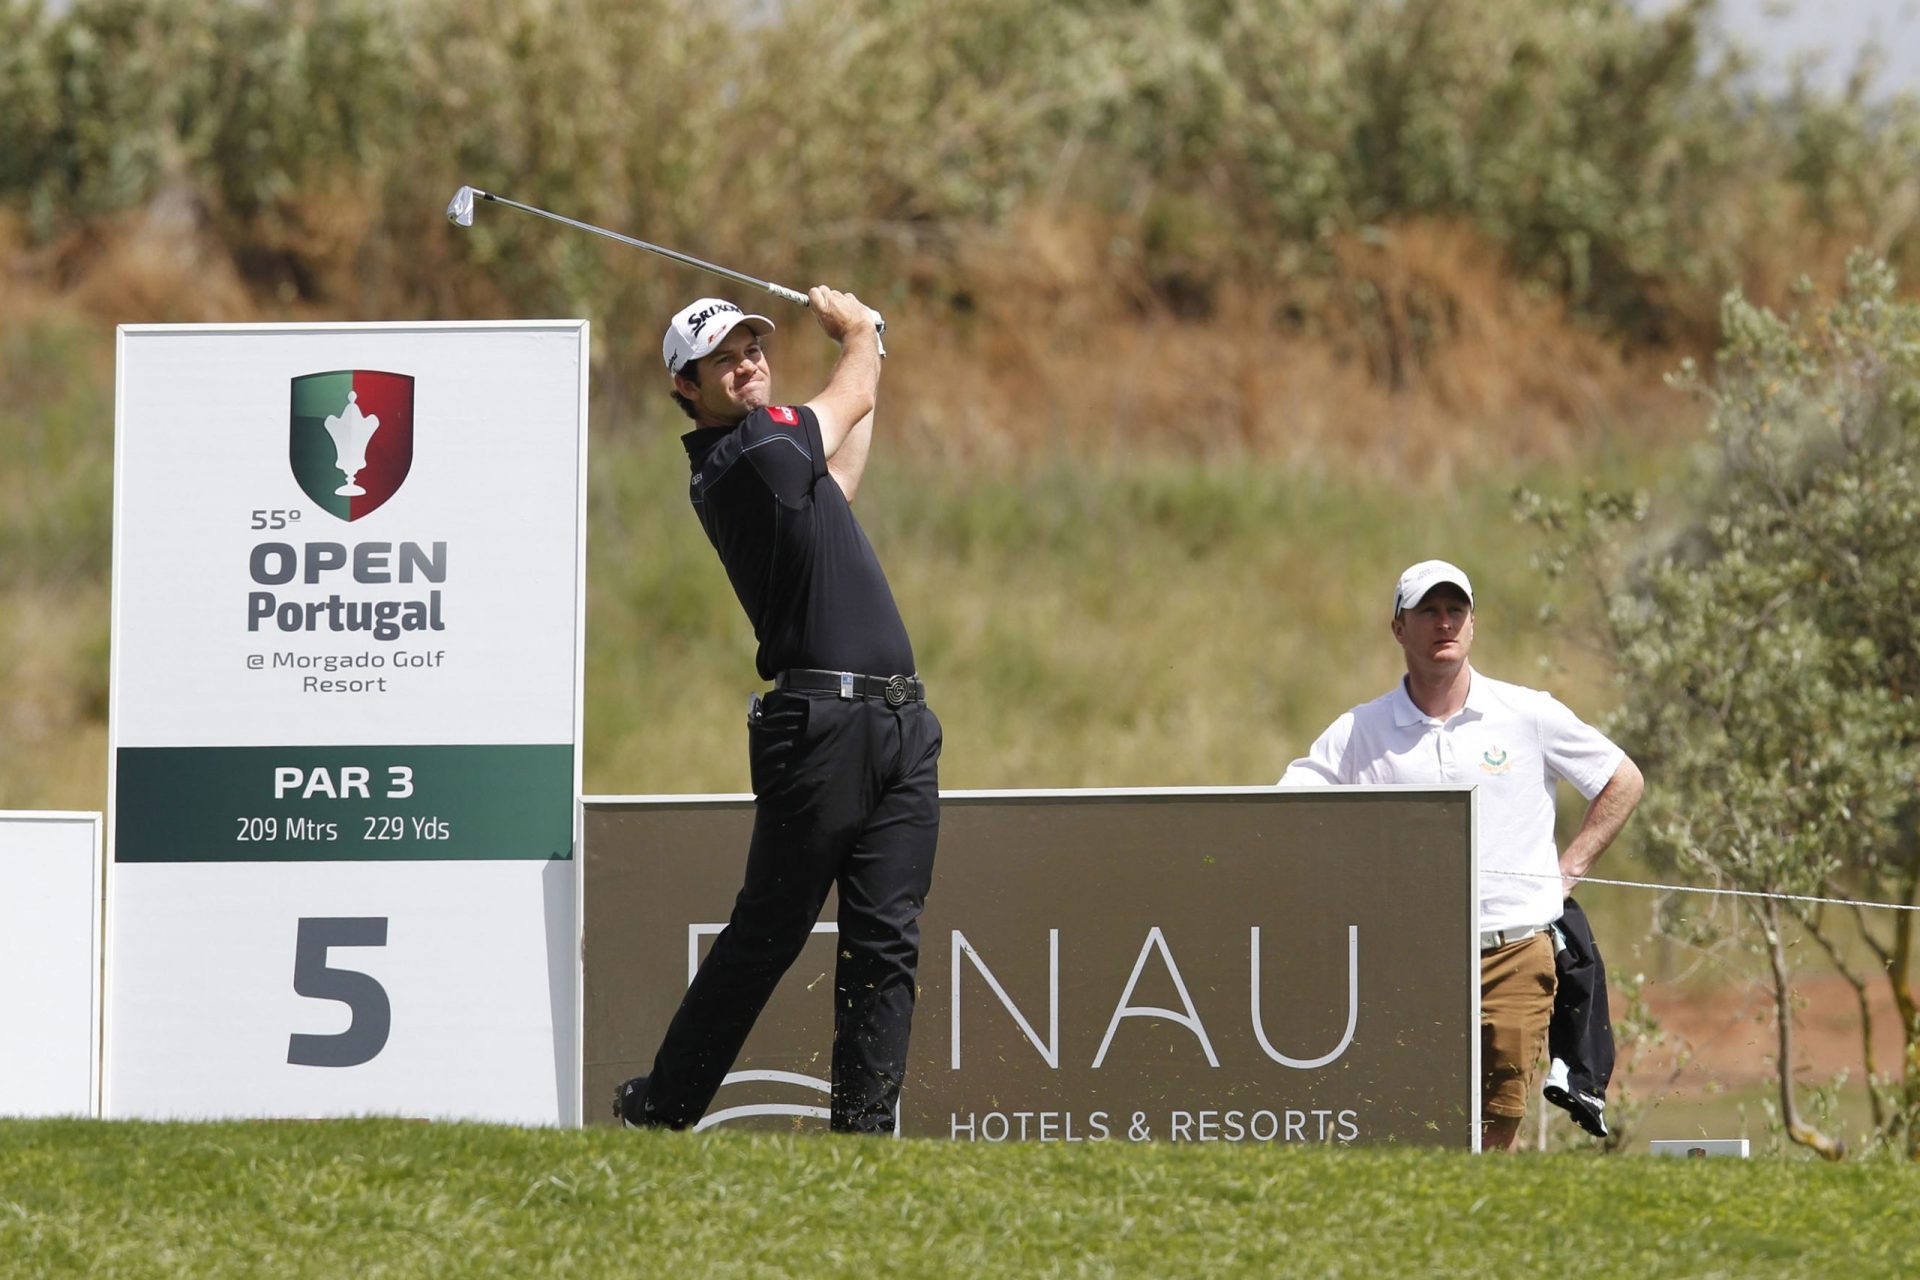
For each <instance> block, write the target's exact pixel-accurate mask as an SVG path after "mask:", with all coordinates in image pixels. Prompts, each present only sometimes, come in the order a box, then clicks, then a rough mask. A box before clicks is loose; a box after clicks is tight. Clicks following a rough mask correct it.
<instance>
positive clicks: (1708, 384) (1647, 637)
mask: <svg viewBox="0 0 1920 1280" xmlns="http://www.w3.org/2000/svg"><path fill="white" fill-rule="evenodd" d="M1896 283H1897V282H1896V280H1895V278H1894V275H1893V272H1892V271H1891V270H1890V269H1889V268H1888V267H1887V266H1886V264H1885V263H1884V262H1882V261H1879V260H1877V259H1874V258H1872V257H1869V256H1867V255H1865V254H1856V255H1855V256H1854V257H1853V258H1852V259H1851V261H1850V262H1849V264H1848V270H1847V275H1846V280H1845V284H1844V286H1843V288H1842V290H1841V292H1840V294H1839V296H1838V297H1837V298H1836V299H1835V300H1834V301H1833V302H1832V303H1831V305H1828V306H1825V307H1824V308H1815V307H1810V308H1809V309H1807V310H1804V311H1800V312H1796V313H1792V314H1787V315H1778V314H1775V313H1773V312H1771V311H1768V310H1765V309H1762V308H1759V307H1755V306H1753V305H1751V304H1749V303H1748V302H1746V301H1745V300H1744V299H1743V298H1741V297H1740V296H1739V295H1738V294H1737V293H1736V294H1734V295H1732V296H1730V297H1728V298H1727V299H1726V301H1725V303H1724V306H1723V309H1722V322H1723V332H1724V339H1723V344H1722V347H1721V350H1720V353H1719V359H1718V362H1717V366H1716V369H1715V371H1714V373H1713V375H1712V376H1711V378H1706V377H1703V376H1701V375H1700V374H1699V373H1698V372H1697V371H1696V370H1694V369H1692V368H1684V369H1683V370H1682V372H1681V374H1680V375H1678V376H1677V377H1676V381H1677V382H1679V383H1682V384H1684V385H1687V386H1689V387H1691V388H1692V389H1693V390H1695V391H1696V392H1698V393H1699V394H1701V395H1702V396H1703V397H1704V398H1705V399H1706V401H1707V403H1708V405H1709V406H1710V409H1711V433H1712V440H1713V449H1712V451H1711V455H1712V461H1711V465H1710V466H1709V467H1708V468H1707V469H1706V474H1704V475H1702V476H1701V477H1699V478H1698V479H1697V480H1696V481H1695V482H1694V483H1692V484H1691V485H1690V486H1686V487H1685V498H1684V503H1683V509H1682V510H1680V511H1678V512H1673V513H1662V512H1659V511H1650V510H1649V504H1648V503H1647V502H1646V500H1645V499H1644V498H1639V499H1634V498H1627V497H1624V496H1622V495H1617V494H1613V495H1598V494H1594V495H1588V496H1587V497H1586V498H1585V499H1583V500H1582V501H1580V502H1574V503H1560V502H1549V501H1544V500H1542V499H1540V498H1538V497H1537V496H1534V495H1530V494H1523V495H1522V496H1521V508H1522V513H1523V515H1525V516H1526V517H1527V518H1529V519H1530V520H1531V521H1532V522H1533V523H1535V524H1536V525H1537V526H1539V527H1540V528H1541V529H1543V530H1545V531H1546V534H1547V537H1546V545H1547V548H1548V549H1547V552H1546V554H1545V555H1544V556H1543V557H1542V558H1541V562H1542V564H1543V567H1544V568H1545V569H1546V570H1547V571H1548V572H1549V573H1550V574H1552V575H1556V576H1563V577H1566V576H1573V577H1576V578H1577V579H1579V580H1582V581H1584V582H1586V583H1588V584H1591V585H1592V586H1593V587H1594V588H1595V589H1596V590H1597V592H1598V594H1599V596H1600V598H1601V601H1602V603H1603V605H1604V618H1605V622H1604V625H1603V626H1602V627H1601V628H1600V631H1601V632H1602V634H1603V636H1604V639H1605V642H1606V645H1607V647H1608V648H1609V649H1610V650H1611V657H1612V659H1613V663H1614V669H1615V674H1616V676H1617V679H1618V681H1619V687H1620V695H1621V705H1620V708H1619V711H1618V712H1617V714H1616V716H1615V718H1614V720H1613V722H1612V726H1611V727H1612V729H1613V731H1614V732H1615V733H1616V734H1617V736H1618V737H1619V739H1620V741H1621V742H1622V743H1623V745H1625V746H1626V747H1627V749H1628V750H1629V751H1630V752H1632V753H1633V755H1634V756H1635V758H1636V759H1638V760H1640V761H1641V762H1642V763H1643V764H1644V765H1645V767H1646V773H1647V776H1648V780H1649V788H1648V798H1647V802H1646V804H1645V805H1644V806H1643V808H1642V810H1641V812H1642V823H1641V824H1640V825H1641V827H1642V838H1643V839H1644V840H1645V841H1646V843H1647V846H1648V847H1649V849H1650V851H1651V853H1652V854H1653V856H1655V857H1656V858H1658V859H1660V860H1662V861H1663V862H1664V864H1665V865H1668V866H1670V867H1672V868H1673V869H1675V870H1676V871H1679V872H1682V873H1691V874H1690V878H1703V879H1705V880H1707V881H1709V882H1712V883H1716V884H1719V885H1721V886H1724V887H1727V888H1733V889H1740V890H1747V891H1753V892H1755V893H1760V894H1773V895H1800V896H1803V897H1828V898H1843V899H1855V900H1868V901H1872V902H1877V903H1890V904H1896V905H1899V906H1907V907H1911V906H1912V905H1913V904H1914V902H1915V897H1916V885H1917V884H1920V841H1916V837H1915V828H1916V821H1917V816H1920V789H1917V787H1916V784H1917V783H1920V303H1915V302H1913V301H1911V300H1903V299H1902V298H1901V297H1900V296H1899V294H1898V292H1897V287H1896ZM1811 295H1812V290H1811V287H1810V286H1803V288H1802V290H1801V297H1802V298H1803V299H1810V298H1811ZM1739 902H1740V904H1741V906H1740V910H1741V911H1742V912H1743V913H1744V915H1745V917H1746V919H1747V921H1748V922H1749V923H1750V924H1751V925H1752V926H1753V927H1754V929H1753V937H1754V938H1755V942H1754V945H1755V947H1756V948H1757V950H1758V951H1759V952H1760V953H1761V954H1762V955H1763V956H1764V957H1765V959H1766V962H1767V971H1768V974H1769V976H1770V980H1771V986H1772V990H1773V995H1774V1001H1775V1007H1776V1013H1777V1025H1778V1043H1777V1051H1778V1058H1777V1065H1778V1073H1779V1096H1780V1115H1781V1120H1782V1122H1783V1123H1784V1126H1785V1128H1786V1132H1787V1135H1788V1137H1789V1138H1790V1139H1791V1140H1792V1141H1794V1142H1796V1143H1799V1144H1801V1145H1804V1146H1807V1147H1810V1148H1812V1149H1814V1150H1816V1151H1818V1152H1820V1153H1821V1154H1823V1155H1827V1156H1831V1157H1838V1156H1840V1155H1842V1154H1844V1152H1845V1146H1844V1143H1843V1141H1842V1140H1841V1139H1840V1138H1839V1136H1838V1135H1835V1134H1829V1133H1825V1132H1822V1131H1821V1130H1820V1129H1819V1128H1818V1127H1817V1126H1816V1125H1815V1124H1813V1123H1810V1122H1809V1121H1808V1120H1807V1119H1806V1118H1805V1116H1804V1115H1803V1113H1802V1111H1801V1109H1800V1107H1799V1106H1798V1105H1797V1100H1796V1096H1795V1090H1794V1080H1793V1074H1792V1063H1793V1057H1794V1055H1793V1039H1792V1036H1793V1021H1792V1007H1793V973H1792V969H1791V967H1790V965H1789V960H1788V951H1787V948H1788V945H1789V941H1790V937H1789V935H1790V932H1791V930H1790V926H1791V925H1797V926H1798V928H1799V929H1800V930H1802V931H1804V933H1805V935H1806V936H1808V937H1810V938H1812V939H1813V940H1814V941H1815V942H1816V943H1817V944H1818V947H1819V949H1820V950H1821V951H1822V952H1823V953H1824V954H1825V956H1826V958H1827V960H1828V962H1829V963H1831V964H1832V965H1833V966H1834V968H1835V969H1836V970H1837V971H1838V972H1839V973H1841V974H1842V975H1843V976H1844V977H1845V978H1846V980H1847V981H1848V982H1849V983H1850V984H1851V985H1852V987H1853V990H1854V992H1855V995H1856V997H1857V1001H1858V1008H1859V1018H1860V1030H1861V1034H1862V1038H1863V1042H1864V1044H1865V1051H1866V1064H1867V1075H1868V1082H1867V1087H1868V1090H1869V1093H1870V1097H1871V1106H1872V1116H1873V1120H1874V1125H1875V1130H1876V1136H1877V1137H1878V1138H1879V1139H1881V1140H1883V1141H1887V1142H1900V1143H1902V1144H1903V1146H1904V1150H1905V1151H1906V1153H1907V1154H1908V1155H1909V1156H1910V1157H1912V1156H1920V1015H1917V1014H1916V1006H1915V997H1914V989H1913V972H1912V971H1913V963H1912V961H1913V942H1914V929H1915V925H1916V923H1920V921H1917V920H1916V913H1915V912H1914V911H1911V910H1886V909H1879V908H1869V907H1858V906H1851V907H1833V906H1826V907H1822V906H1820V905H1818V904H1813V903H1808V902H1804V901H1795V900H1793V899H1792V898H1789V897H1746V898H1741V899H1739ZM1863 957H1864V958H1867V959H1866V960H1865V961H1864V962H1863V959H1862V958H1863ZM1874 982H1884V983H1886V984H1887V986H1888V988H1889V990H1890V994H1891V996H1892V1003H1893V1006H1894V1008H1895V1010H1896V1011H1897V1013H1898V1016H1899V1018H1900V1020H1901V1030H1902V1033H1903V1034H1902V1037H1901V1039H1902V1043H1903V1045H1904V1053H1903V1058H1902V1061H1901V1062H1899V1063H1897V1064H1894V1063H1881V1062H1877V1061H1876V1060H1875V1058H1874V1049H1873V1022H1872V1007H1871V1005H1870V1003H1869V999H1868V996H1869V988H1870V984H1872V983H1874Z"/></svg>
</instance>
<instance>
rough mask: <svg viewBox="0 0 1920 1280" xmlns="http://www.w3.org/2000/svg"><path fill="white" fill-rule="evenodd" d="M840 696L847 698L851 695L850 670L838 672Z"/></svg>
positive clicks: (851, 681) (851, 677)
mask: <svg viewBox="0 0 1920 1280" xmlns="http://www.w3.org/2000/svg"><path fill="white" fill-rule="evenodd" d="M840 696H841V697H843V698H848V699H851V698H852V697H853V672H851V671H842V672H841V673H840Z"/></svg>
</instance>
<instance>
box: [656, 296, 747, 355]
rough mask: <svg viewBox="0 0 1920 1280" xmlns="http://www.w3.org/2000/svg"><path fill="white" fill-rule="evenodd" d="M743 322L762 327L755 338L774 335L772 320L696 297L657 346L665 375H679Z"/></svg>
mask: <svg viewBox="0 0 1920 1280" xmlns="http://www.w3.org/2000/svg"><path fill="white" fill-rule="evenodd" d="M746 321H751V322H753V323H754V324H756V325H760V326H763V327H761V328H756V329H755V330H754V331H753V333H754V336H755V337H765V336H766V335H767V334H769V333H772V332H773V329H774V324H773V321H771V320H769V319H767V318H766V317H765V316H757V315H753V314H751V313H749V312H745V311H742V310H741V309H740V308H739V307H736V306H734V305H733V304H732V303H731V302H728V301H727V300H726V299H725V298H698V299H695V300H694V301H692V302H689V303H688V304H687V305H686V306H685V307H683V308H682V309H681V311H680V313H679V314H678V315H676V316H675V317H674V318H673V321H672V323H671V324H669V325H667V336H666V339H665V340H664V341H662V342H661V344H660V354H661V355H662V356H664V357H665V358H666V361H667V372H668V373H678V372H680V369H681V367H682V366H684V365H685V364H686V363H687V362H688V361H689V360H698V359H699V358H700V357H701V356H704V355H706V354H707V353H708V352H710V351H712V350H713V349H714V348H715V347H717V346H719V345H720V339H722V338H724V337H726V336H727V335H728V334H729V333H732V332H733V326H735V325H737V324H741V323H743V322H746Z"/></svg>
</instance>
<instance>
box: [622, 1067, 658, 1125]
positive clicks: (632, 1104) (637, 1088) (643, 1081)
mask: <svg viewBox="0 0 1920 1280" xmlns="http://www.w3.org/2000/svg"><path fill="white" fill-rule="evenodd" d="M646 1103H647V1077H646V1076H635V1077H634V1078H633V1079H631V1080H629V1081H627V1082H626V1083H625V1084H623V1085H621V1086H620V1087H619V1088H618V1089H616V1090H614V1094H613V1114H614V1117H615V1118H616V1119H618V1120H619V1121H620V1123H621V1124H622V1125H624V1126H625V1127H627V1128H629V1129H651V1128H653V1127H654V1126H653V1125H652V1124H650V1123H648V1121H647V1119H646V1114H647V1106H646Z"/></svg>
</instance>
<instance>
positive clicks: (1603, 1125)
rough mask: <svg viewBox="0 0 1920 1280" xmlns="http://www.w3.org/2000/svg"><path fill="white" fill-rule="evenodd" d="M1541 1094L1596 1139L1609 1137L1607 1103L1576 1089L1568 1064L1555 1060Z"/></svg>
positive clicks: (1602, 1099)
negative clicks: (1569, 1076) (1568, 1070)
mask: <svg viewBox="0 0 1920 1280" xmlns="http://www.w3.org/2000/svg"><path fill="white" fill-rule="evenodd" d="M1540 1094H1541V1096H1542V1097H1544V1098H1545V1099H1546V1100H1547V1101H1548V1102H1551V1103H1552V1104H1553V1105H1554V1106H1556V1107H1561V1108H1563V1109H1564V1110H1565V1111H1566V1113H1567V1114H1568V1115H1570V1116H1572V1117H1573V1122H1574V1123H1575V1124H1577V1125H1579V1126H1580V1127H1581V1128H1582V1129H1585V1130H1586V1131H1587V1132H1588V1133H1590V1134H1592V1135H1593V1136H1594V1137H1596V1138H1604V1137H1606V1136H1607V1103H1606V1099H1604V1098H1596V1097H1594V1096H1593V1095H1592V1094H1590V1093H1587V1092H1585V1091H1583V1090H1581V1089H1579V1088H1577V1087H1575V1086H1574V1085H1573V1084H1572V1083H1571V1082H1570V1081H1569V1080H1568V1078H1567V1064H1566V1063H1564V1062H1562V1061H1561V1060H1560V1059H1558V1058H1555V1059H1554V1060H1553V1065H1552V1066H1551V1067H1550V1068H1549V1069H1548V1071H1547V1083H1546V1085H1545V1087H1543V1088H1542V1089H1541V1090H1540Z"/></svg>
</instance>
